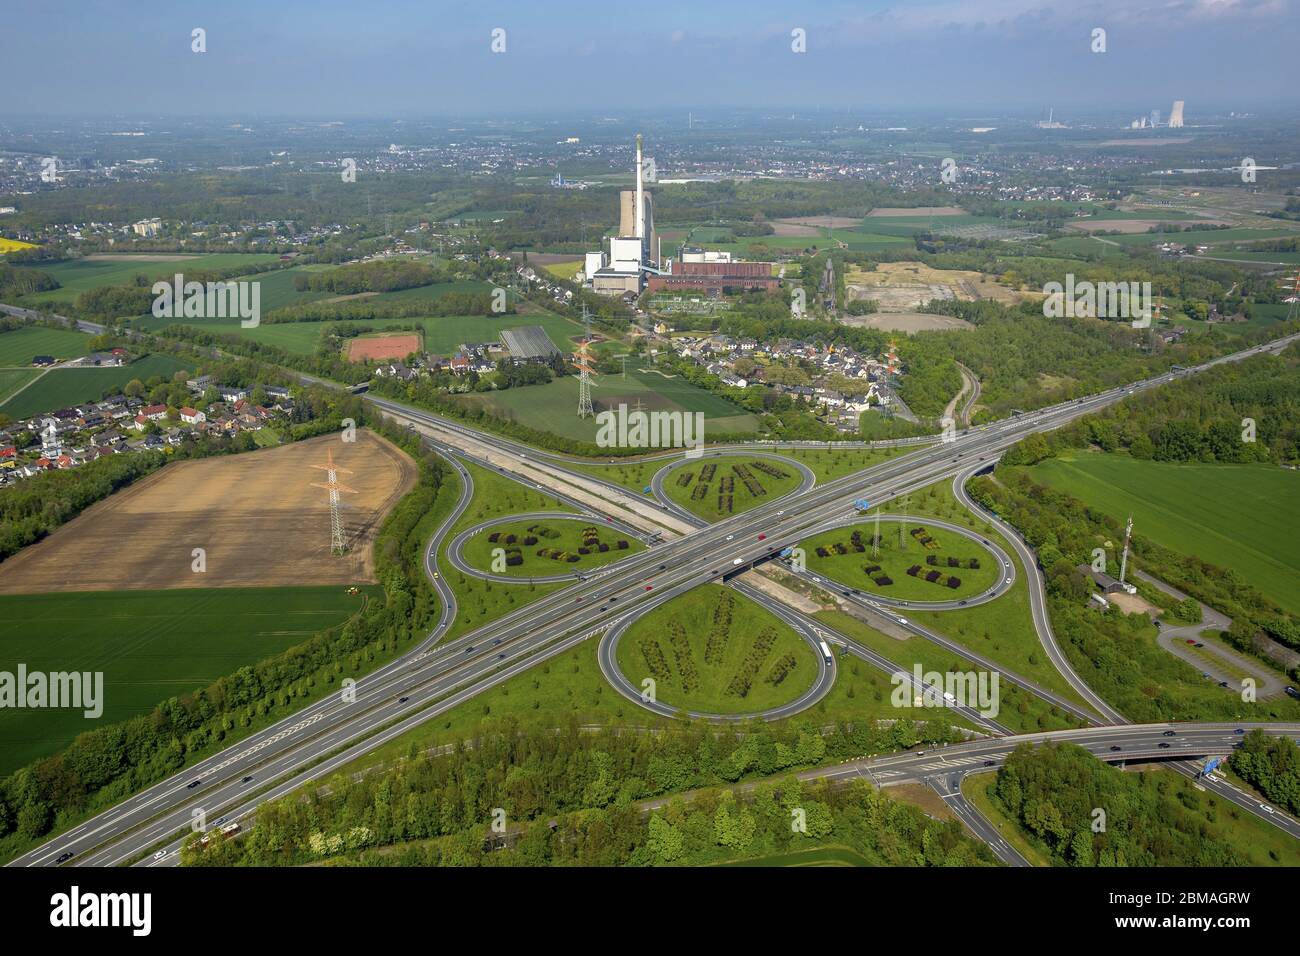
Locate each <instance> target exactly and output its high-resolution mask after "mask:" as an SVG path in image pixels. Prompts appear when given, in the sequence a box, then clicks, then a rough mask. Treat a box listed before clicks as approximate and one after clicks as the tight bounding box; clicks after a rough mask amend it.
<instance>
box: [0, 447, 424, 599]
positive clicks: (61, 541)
mask: <svg viewBox="0 0 1300 956" xmlns="http://www.w3.org/2000/svg"><path fill="white" fill-rule="evenodd" d="M327 452H332V453H333V455H334V463H335V465H337V466H338V467H339V468H340V469H343V468H348V469H351V471H352V473H351V474H347V473H344V472H342V471H340V473H339V475H338V480H339V483H340V484H343V485H347V486H348V487H350V488H354V489H356V491H357V493H356V494H344V495H343V496H342V498H343V502H344V508H343V511H342V514H343V530H344V535H345V538H346V540H347V542H348V545H349V551H348V553H347V554H346V555H344V556H342V557H336V556H334V555H332V554H330V517H329V493H328V492H327V491H325V489H323V488H315V487H312V485H313V482H320V483H324V482H325V481H326V480H327V477H326V474H325V472H324V471H321V470H319V469H316V468H313V467H312V465H318V464H320V465H323V464H325V462H326V453H327ZM415 479H416V467H415V463H414V462H413V461H411V459H410V458H408V457H407V456H406V455H405V454H404V453H403V452H402V451H400V450H399V449H397V448H396V447H395V446H393V445H391V444H390V443H389V442H387V441H385V440H384V439H382V438H379V437H377V436H375V435H374V434H372V433H371V432H369V431H365V430H360V431H358V432H357V434H356V441H355V442H344V441H342V440H341V437H340V435H338V434H334V435H323V436H321V437H319V438H312V439H309V440H307V441H303V442H297V443H295V444H292V445H283V446H281V447H278V448H267V449H262V450H260V451H252V452H245V453H244V454H240V455H230V456H227V457H222V458H208V459H204V460H200V461H181V462H172V463H170V464H168V465H166V466H165V467H163V468H162V469H160V470H159V471H157V472H155V473H154V474H152V475H150V476H149V477H148V478H145V479H143V480H142V481H139V482H137V483H136V484H134V485H131V486H130V487H128V488H126V489H124V490H123V491H119V492H117V493H116V494H113V495H110V496H109V497H108V498H106V499H105V500H103V501H101V502H98V503H97V504H95V505H92V506H91V507H90V508H87V509H86V510H85V511H84V512H82V513H81V514H80V515H79V516H78V517H76V518H75V519H73V520H72V521H70V522H68V523H67V524H66V525H64V526H63V527H61V528H59V529H58V530H56V531H55V532H54V533H53V534H51V535H50V536H49V537H48V538H45V539H44V540H43V541H39V542H37V543H36V544H34V545H31V546H30V547H28V548H25V549H23V550H22V551H20V552H18V554H16V555H14V556H13V557H12V558H10V559H9V560H7V561H4V562H3V563H0V594H32V593H37V592H42V591H108V590H136V589H149V588H186V587H200V588H212V587H272V586H278V585H312V584H364V583H371V582H374V581H375V569H374V560H373V556H372V554H371V551H372V547H371V545H372V544H373V542H374V536H375V532H376V531H377V530H378V528H379V525H380V524H381V523H382V521H383V518H384V516H385V515H386V514H387V513H388V511H389V510H390V509H391V508H392V507H393V505H395V504H396V503H397V500H398V499H399V498H401V497H402V495H404V494H405V493H406V492H407V491H409V490H410V489H411V488H412V487H413V486H414V484H415ZM195 548H203V549H204V550H205V551H206V552H207V554H206V559H207V570H206V571H205V572H203V573H198V572H195V571H193V570H192V569H191V566H192V564H193V562H194V557H193V551H194V549H195Z"/></svg>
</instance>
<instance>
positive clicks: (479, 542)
mask: <svg viewBox="0 0 1300 956" xmlns="http://www.w3.org/2000/svg"><path fill="white" fill-rule="evenodd" d="M620 544H621V545H623V546H622V547H620ZM497 549H500V550H501V552H502V553H501V554H500V555H494V552H496V551H497ZM602 549H603V550H602ZM644 550H645V545H643V544H642V543H641V542H640V541H638V540H637V539H636V538H632V537H628V536H627V535H625V534H619V533H618V532H617V531H614V530H613V529H611V528H609V527H608V526H606V525H604V524H602V523H597V522H593V521H592V520H591V519H590V518H575V519H574V520H571V521H570V520H566V519H563V518H547V519H545V520H541V521H515V522H510V523H507V524H499V525H493V526H492V527H491V528H487V529H485V530H484V531H482V532H480V533H479V534H477V535H475V536H474V537H472V538H470V539H469V540H468V541H466V542H465V547H464V549H463V550H462V554H463V556H464V558H465V562H466V563H467V564H468V565H469V566H470V567H472V568H478V569H479V570H480V571H492V572H495V573H497V574H508V575H510V576H511V577H517V578H520V579H523V580H527V579H528V578H531V577H539V578H545V577H551V576H552V575H556V574H566V573H569V572H579V571H588V570H590V569H592V568H599V567H604V566H605V565H607V564H609V563H611V562H613V561H620V560H622V559H623V558H626V557H630V556H631V555H634V554H636V553H637V552H638V551H644ZM583 552H586V553H583ZM494 557H500V558H501V560H503V561H505V562H506V566H505V567H502V568H495V567H493V558H494ZM570 558H574V559H576V560H569V559H570Z"/></svg>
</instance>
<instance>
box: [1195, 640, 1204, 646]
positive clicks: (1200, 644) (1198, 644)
mask: <svg viewBox="0 0 1300 956" xmlns="http://www.w3.org/2000/svg"><path fill="white" fill-rule="evenodd" d="M1196 646H1197V647H1204V646H1205V645H1204V644H1202V643H1201V642H1200V641H1197V642H1196Z"/></svg>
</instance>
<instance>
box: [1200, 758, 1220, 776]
mask: <svg viewBox="0 0 1300 956" xmlns="http://www.w3.org/2000/svg"><path fill="white" fill-rule="evenodd" d="M1221 763H1223V758H1222V757H1210V758H1208V759H1207V760H1206V761H1205V766H1204V767H1202V768H1201V773H1203V774H1209V773H1212V772H1213V771H1214V770H1216V769H1218V766H1219V764H1221Z"/></svg>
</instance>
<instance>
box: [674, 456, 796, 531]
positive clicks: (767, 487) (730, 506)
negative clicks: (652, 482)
mask: <svg viewBox="0 0 1300 956" xmlns="http://www.w3.org/2000/svg"><path fill="white" fill-rule="evenodd" d="M764 469H769V470H768V471H764ZM746 479H748V480H746ZM799 481H800V475H799V472H798V471H796V470H795V469H794V468H792V467H791V466H790V465H788V464H786V463H785V462H783V461H779V460H777V459H775V458H763V457H761V456H759V455H754V456H753V457H749V456H745V457H743V458H742V457H737V456H732V455H722V456H719V457H716V458H709V457H705V458H701V459H700V460H699V461H696V462H692V463H690V464H686V465H682V466H680V467H679V468H675V469H673V470H672V471H670V472H669V473H668V476H667V477H666V478H665V479H664V491H665V492H667V493H668V497H669V498H671V499H672V500H673V501H675V502H676V503H677V504H679V505H681V506H682V507H683V508H685V509H686V510H688V511H691V512H693V513H694V514H697V515H699V516H700V517H701V518H703V519H704V520H706V521H721V520H722V519H723V518H727V517H730V516H731V515H738V514H741V513H742V512H745V511H748V510H749V509H750V508H753V507H756V506H757V505H763V504H767V503H768V502H769V501H775V500H776V499H777V498H780V497H781V496H782V495H787V494H789V493H790V492H792V491H794V490H795V489H796V488H798V487H799Z"/></svg>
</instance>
